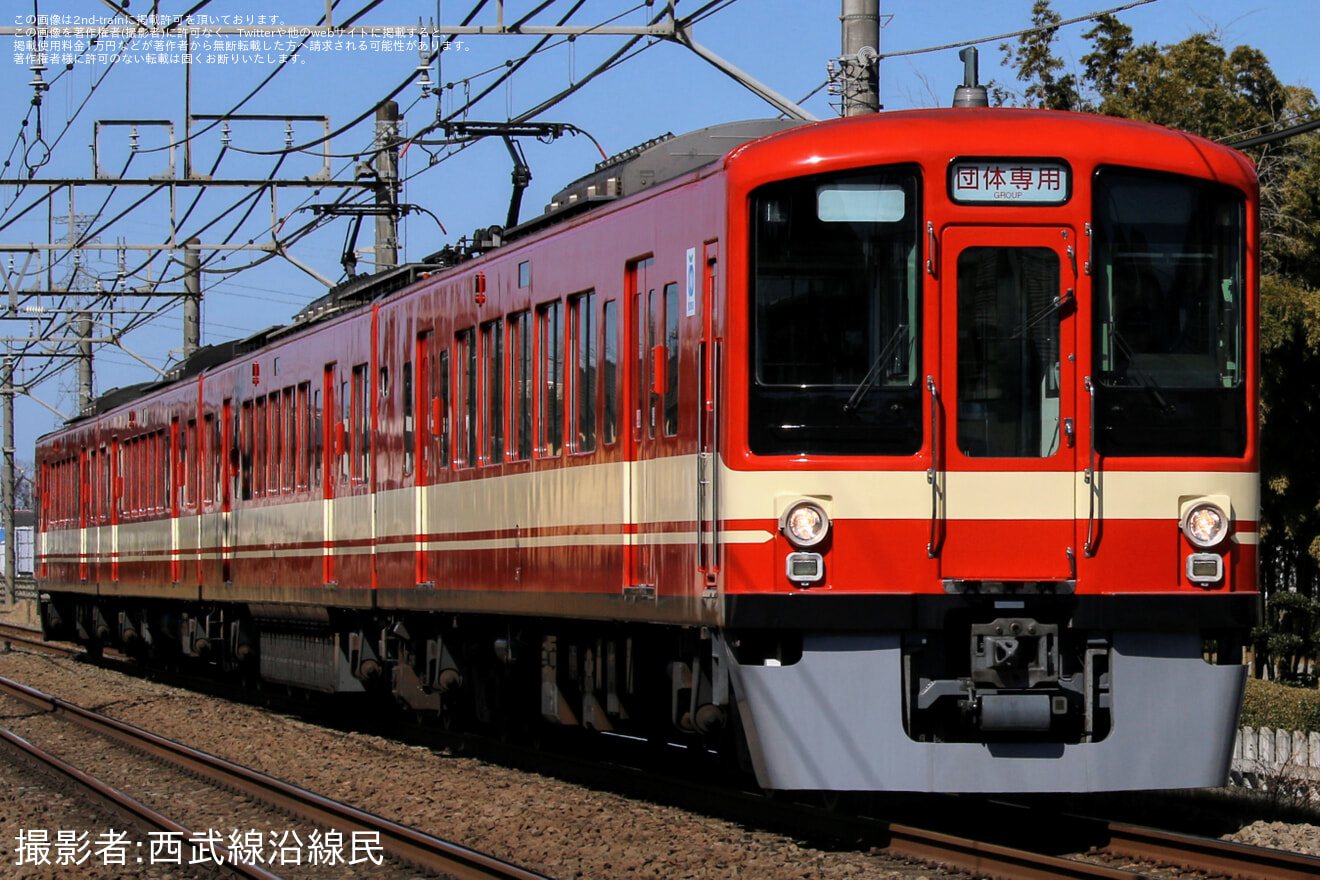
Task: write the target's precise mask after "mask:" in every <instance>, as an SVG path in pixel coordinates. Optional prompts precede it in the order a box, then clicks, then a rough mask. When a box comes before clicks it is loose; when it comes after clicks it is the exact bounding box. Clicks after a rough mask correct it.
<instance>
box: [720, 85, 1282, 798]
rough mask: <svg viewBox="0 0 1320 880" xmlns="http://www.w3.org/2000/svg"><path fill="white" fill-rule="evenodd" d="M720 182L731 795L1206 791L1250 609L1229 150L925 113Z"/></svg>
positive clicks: (1243, 203)
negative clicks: (756, 791) (743, 775)
mask: <svg viewBox="0 0 1320 880" xmlns="http://www.w3.org/2000/svg"><path fill="white" fill-rule="evenodd" d="M726 168H727V173H728V181H729V209H728V210H729V215H728V230H729V245H730V252H731V254H732V256H733V259H732V260H731V266H730V276H729V282H728V292H729V298H730V299H729V305H728V318H727V320H728V327H727V339H726V357H725V360H726V363H727V365H728V367H727V369H728V379H729V384H728V388H729V389H730V391H729V399H728V402H727V407H726V416H727V421H726V431H727V441H726V442H725V444H724V460H725V465H726V467H725V469H724V470H723V471H722V473H721V486H720V491H719V495H720V498H719V503H720V510H721V515H722V517H723V519H724V531H725V534H729V535H732V534H742V535H749V534H760V535H763V536H764V538H763V539H762V540H760V542H756V541H751V540H747V541H744V542H742V543H736V542H732V541H730V542H728V543H727V545H726V546H725V547H724V548H723V552H724V554H725V558H724V560H723V563H724V564H723V566H722V570H723V572H724V577H725V584H724V587H725V621H724V623H725V636H726V639H727V643H728V644H729V646H730V649H731V650H730V653H731V654H732V657H731V658H730V659H731V661H732V663H731V667H732V673H733V681H734V685H735V691H736V693H737V698H738V700H739V709H740V715H741V720H742V724H743V726H744V728H745V729H746V732H747V736H748V740H749V745H750V747H751V748H750V751H751V753H752V756H753V761H754V763H755V765H756V770H757V773H758V777H759V780H760V782H761V784H762V785H763V786H766V787H768V788H775V789H833V790H909V791H983V792H993V791H1019V792H1024V791H1025V792H1030V791H1079V792H1080V791H1096V790H1115V789H1151V788H1181V787H1197V786H1213V785H1219V784H1222V782H1223V780H1224V778H1225V776H1226V774H1227V770H1228V764H1229V760H1230V756H1231V751H1232V745H1233V738H1234V733H1235V727H1236V724H1237V718H1238V712H1239V708H1240V704H1241V695H1242V689H1243V686H1244V681H1245V677H1246V669H1245V667H1243V666H1241V665H1239V661H1240V659H1241V657H1240V655H1241V651H1240V646H1241V643H1242V638H1243V636H1244V635H1245V633H1246V631H1247V630H1248V628H1249V627H1250V626H1251V625H1252V624H1253V623H1254V621H1255V620H1256V619H1257V617H1258V613H1259V612H1258V610H1257V606H1258V593H1257V585H1256V564H1257V563H1256V558H1257V552H1256V550H1257V518H1258V515H1257V510H1258V504H1259V491H1258V467H1257V442H1256V427H1255V419H1254V414H1255V411H1256V391H1255V374H1254V371H1255V360H1256V343H1255V339H1256V321H1257V314H1256V285H1257V267H1256V262H1255V259H1256V257H1255V254H1256V241H1257V231H1256V208H1257V195H1258V191H1257V184H1256V177H1255V174H1254V172H1253V170H1252V168H1251V166H1250V164H1249V162H1248V161H1247V160H1246V159H1245V158H1244V157H1243V156H1241V155H1240V154H1239V153H1237V152H1235V151H1233V150H1230V149H1227V148H1224V147H1221V146H1218V145H1215V144H1213V143H1210V142H1208V141H1205V140H1201V139H1199V138H1196V137H1193V136H1190V135H1186V134H1182V133H1177V132H1172V131H1169V130H1166V129H1161V128H1156V127H1153V126H1147V125H1143V124H1137V123H1130V122H1126V121H1118V120H1109V119H1102V118H1099V117H1083V116H1075V115H1068V114H1058V113H1047V112H1035V111H1010V110H949V111H933V112H917V113H891V114H884V115H882V116H878V117H872V118H868V119H864V120H860V121H856V120H847V121H838V122H834V123H827V124H822V125H818V126H809V127H804V128H800V129H795V130H792V131H789V132H786V133H782V134H779V135H776V136H774V137H771V138H768V139H766V140H762V141H759V142H757V143H754V144H751V145H748V146H745V147H743V148H741V149H739V150H735V151H734V152H733V153H732V154H731V155H730V156H729V157H728V159H727V160H726ZM743 389H745V391H744V390H743ZM1207 650H1211V651H1213V650H1217V652H1218V657H1219V658H1220V660H1221V664H1222V665H1216V664H1215V663H1213V662H1212V661H1207V660H1206V659H1204V658H1205V657H1207V656H1208V655H1207V654H1206V652H1207Z"/></svg>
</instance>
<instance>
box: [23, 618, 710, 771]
mask: <svg viewBox="0 0 1320 880" xmlns="http://www.w3.org/2000/svg"><path fill="white" fill-rule="evenodd" d="M42 629H43V632H44V634H45V637H46V638H47V639H52V640H65V641H74V642H78V643H80V644H83V645H85V646H86V647H87V648H88V649H89V651H91V652H93V653H96V654H99V653H100V651H101V650H102V649H103V648H105V647H113V648H115V649H117V650H120V651H122V652H124V653H126V654H128V655H130V656H133V657H136V658H139V659H141V660H143V661H144V662H148V663H175V662H181V661H189V660H191V661H193V662H200V663H205V664H208V665H210V666H212V667H213V668H214V669H215V670H216V671H218V672H221V673H228V674H243V675H245V676H248V677H250V678H256V677H259V678H260V680H261V681H262V682H265V683H269V684H274V685H284V686H288V687H290V688H294V689H299V690H303V691H307V692H311V693H322V694H368V693H374V694H378V695H390V696H392V697H393V699H394V700H395V701H396V702H397V703H398V705H399V706H401V707H403V708H404V709H405V710H407V711H410V712H412V713H414V714H415V716H416V717H417V718H418V719H424V720H435V721H437V722H438V723H440V724H442V725H443V726H445V727H451V728H458V729H474V730H483V731H493V732H498V733H501V734H516V733H518V732H521V731H526V730H528V729H529V727H531V726H534V725H535V724H537V723H548V724H551V725H559V726H563V727H583V728H587V729H590V730H595V731H605V732H616V733H622V734H628V735H632V736H637V737H643V738H647V739H661V740H666V741H675V742H687V743H689V744H693V745H701V746H703V747H708V748H723V747H724V746H726V740H727V736H726V733H727V729H728V726H729V720H730V719H729V715H730V711H731V700H730V689H729V676H728V671H727V668H726V667H725V665H724V663H723V656H724V646H723V643H722V641H721V640H720V638H719V636H718V634H715V633H713V632H712V631H711V630H709V629H705V628H698V627H672V626H660V625H654V624H621V623H607V622H600V623H591V622H585V623H584V622H572V623H566V622H561V621H548V620H544V619H536V618H526V617H495V616H487V615H477V614H461V615H456V614H439V613H423V612H399V613H397V614H388V613H371V612H362V611H355V610H349V609H334V608H328V609H327V608H321V607H312V606H292V605H282V606H260V605H257V606H253V605H245V604H223V605H222V604H217V605H203V604H195V605H189V606H179V605H177V604H174V603H170V604H166V603H160V602H153V601H149V600H136V601H135V600H128V601H123V602H119V601H114V602H111V601H106V600H95V599H91V598H89V597H83V596H67V595H55V596H49V595H47V596H45V597H43V602H42Z"/></svg>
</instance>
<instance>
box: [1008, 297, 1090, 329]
mask: <svg viewBox="0 0 1320 880" xmlns="http://www.w3.org/2000/svg"><path fill="white" fill-rule="evenodd" d="M1074 299H1075V297H1074V296H1073V292H1072V289H1071V288H1070V289H1069V290H1068V292H1067V293H1065V294H1063V295H1061V296H1056V297H1055V298H1054V299H1052V300H1050V301H1049V302H1047V303H1046V304H1045V305H1043V306H1041V307H1040V308H1039V309H1037V310H1036V313H1035V314H1034V315H1032V316H1031V317H1029V318H1027V319H1026V320H1025V321H1023V322H1022V323H1021V324H1019V325H1018V328H1017V329H1016V330H1014V331H1013V336H1012V338H1013V339H1021V338H1022V337H1023V336H1025V335H1026V332H1027V331H1028V330H1030V329H1031V328H1032V327H1035V326H1036V325H1037V324H1039V323H1040V322H1041V321H1044V320H1045V319H1046V318H1048V317H1049V316H1050V315H1052V314H1054V313H1055V312H1060V311H1063V309H1064V307H1065V306H1068V305H1070V304H1071V303H1072V302H1073V300H1074Z"/></svg>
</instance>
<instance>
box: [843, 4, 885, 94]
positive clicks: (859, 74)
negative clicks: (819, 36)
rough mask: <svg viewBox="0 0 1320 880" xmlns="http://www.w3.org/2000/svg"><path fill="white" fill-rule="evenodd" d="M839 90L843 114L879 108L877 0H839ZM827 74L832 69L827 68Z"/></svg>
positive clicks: (878, 23) (878, 16) (878, 15)
mask: <svg viewBox="0 0 1320 880" xmlns="http://www.w3.org/2000/svg"><path fill="white" fill-rule="evenodd" d="M839 20H840V21H841V22H842V23H843V52H842V54H841V55H840V57H839V62H838V63H839V82H838V84H837V85H838V87H839V90H838V92H837V94H839V95H840V96H841V97H842V98H843V115H844V116H865V115H866V114H868V113H879V112H880V0H843V14H842V15H840V16H839ZM831 74H833V70H832V69H831Z"/></svg>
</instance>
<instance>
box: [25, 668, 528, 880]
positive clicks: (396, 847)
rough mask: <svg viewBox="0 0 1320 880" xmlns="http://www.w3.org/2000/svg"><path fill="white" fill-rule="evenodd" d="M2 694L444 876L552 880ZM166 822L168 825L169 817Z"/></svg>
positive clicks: (102, 720) (163, 744)
mask: <svg viewBox="0 0 1320 880" xmlns="http://www.w3.org/2000/svg"><path fill="white" fill-rule="evenodd" d="M0 693H3V694H4V695H6V696H10V697H13V698H15V699H18V700H21V701H23V702H25V703H27V704H29V705H32V706H34V707H36V708H38V709H40V710H42V711H44V712H50V713H54V714H58V715H59V716H60V717H63V718H66V719H68V720H69V721H72V722H74V723H76V724H78V725H79V726H81V727H84V728H86V729H88V730H91V731H94V732H95V733H97V734H99V735H101V736H104V737H106V738H108V739H111V740H113V741H116V742H118V743H120V744H122V745H124V746H127V747H128V748H131V749H135V750H137V751H140V752H143V753H145V754H147V755H149V756H151V757H152V758H154V759H158V760H161V761H164V762H167V763H169V764H172V765H174V766H175V767H177V768H179V769H181V770H184V771H185V772H188V773H192V774H195V775H197V776H199V777H201V778H203V779H205V780H208V781H210V782H211V783H213V784H215V785H218V786H222V787H225V788H228V789H231V790H234V791H237V792H239V793H241V794H243V795H247V796H250V797H252V798H255V799H257V800H259V801H262V802H264V803H266V804H269V805H270V806H273V807H275V808H277V809H279V810H282V811H284V812H285V813H288V814H290V815H293V816H297V817H299V818H302V819H305V820H307V821H308V822H311V823H313V824H315V825H318V826H321V827H325V828H333V829H335V830H338V831H340V832H341V833H343V834H345V835H348V834H366V835H371V836H372V839H374V840H377V841H379V845H380V847H381V849H382V850H383V851H384V852H386V853H388V854H390V855H393V856H395V857H397V858H399V859H402V860H404V861H407V862H410V863H412V864H414V865H417V866H418V867H421V868H424V869H426V870H430V871H434V872H436V873H438V874H441V875H442V876H446V877H453V878H457V880H548V878H546V877H545V875H543V874H539V873H537V872H535V871H530V870H527V869H525V868H522V867H520V866H517V865H513V864H511V863H509V862H505V861H503V860H501V859H498V858H495V857H494V856H490V855H486V854H484V853H480V852H477V851H475V850H472V849H469V848H467V847H464V846H460V845H458V844H455V843H451V842H449V841H445V840H441V839H439V838H436V837H432V836H431V835H428V834H424V833H422V832H419V831H417V830H415V829H412V828H408V827H406V826H404V825H400V824H398V823H395V822H390V821H389V820H386V819H382V818H380V817H379V816H375V815H372V814H370V813H367V812H364V811H362V810H358V809H356V808H354V807H351V806H349V805H347V804H342V803H339V802H337V801H334V800H331V799H329V798H325V797H322V796H320V795H317V794H315V793H313V792H310V791H307V790H305V789H302V788H299V787H297V786H294V785H290V784H288V783H286V782H283V781H281V780H278V779H274V778H272V777H269V776H266V775H264V774H261V773H257V772H255V771H252V770H250V769H248V768H246V767H242V766H239V765H237V764H232V763H230V762H228V761H225V760H223V759H221V758H217V757H215V756H213V755H209V754H206V753H204V752H200V751H197V750H195V749H191V748H188V747H187V746H184V745H181V744H179V743H176V742H172V741H170V740H167V739H164V738H163V737H159V736H156V735H154V734H152V733H149V732H147V731H144V730H141V729H139V728H137V727H133V726H132V725H129V724H124V723H123V722H120V721H117V720H115V719H113V718H109V717H107V716H105V715H101V714H99V713H96V712H92V711H90V710H87V709H84V708H82V707H80V706H76V705H74V704H72V703H68V702H66V701H64V700H61V699H59V698H57V697H52V696H49V695H47V694H43V693H41V692H39V691H35V690H33V689H31V688H28V687H26V686H24V685H21V684H19V683H17V682H13V681H10V680H8V679H3V678H0ZM5 742H6V743H7V744H9V745H10V746H11V747H13V748H19V749H22V750H23V751H24V752H25V754H27V755H28V756H29V757H30V758H31V759H32V760H36V761H39V762H41V763H43V764H48V763H49V762H48V761H47V760H46V757H44V756H43V755H44V753H41V752H40V750H31V751H29V750H28V749H24V745H26V744H25V743H23V741H22V740H21V739H19V738H18V737H13V736H12V735H11V736H9V737H5ZM29 748H30V747H29ZM49 757H53V756H49ZM55 760H58V759H55ZM50 766H54V765H50ZM69 769H70V770H72V771H73V774H74V775H70V774H69V773H67V772H66V771H64V770H62V769H61V770H60V771H59V772H62V773H65V775H67V776H69V778H71V779H73V780H74V781H76V782H78V783H79V784H80V785H83V786H91V785H92V784H94V783H96V781H95V780H91V778H90V777H87V776H86V774H81V773H80V772H79V771H77V770H76V768H69ZM106 788H108V787H106V786H100V788H99V789H98V788H93V789H92V790H93V791H96V792H97V793H98V796H103V795H104V796H106V797H110V798H111V799H112V800H114V798H115V794H114V793H112V792H106V791H102V790H103V789H106ZM114 802H115V803H118V802H119V801H118V800H114ZM124 809H128V807H124ZM144 809H145V808H144ZM161 818H162V819H163V817H161ZM147 821H154V820H147ZM166 821H168V820H166ZM168 830H172V831H181V830H185V829H181V828H179V827H177V826H176V827H172V828H169V829H168ZM244 876H252V877H253V878H258V877H259V878H262V880H266V878H270V877H273V876H274V875H271V874H269V873H265V872H263V873H261V874H253V875H244Z"/></svg>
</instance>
